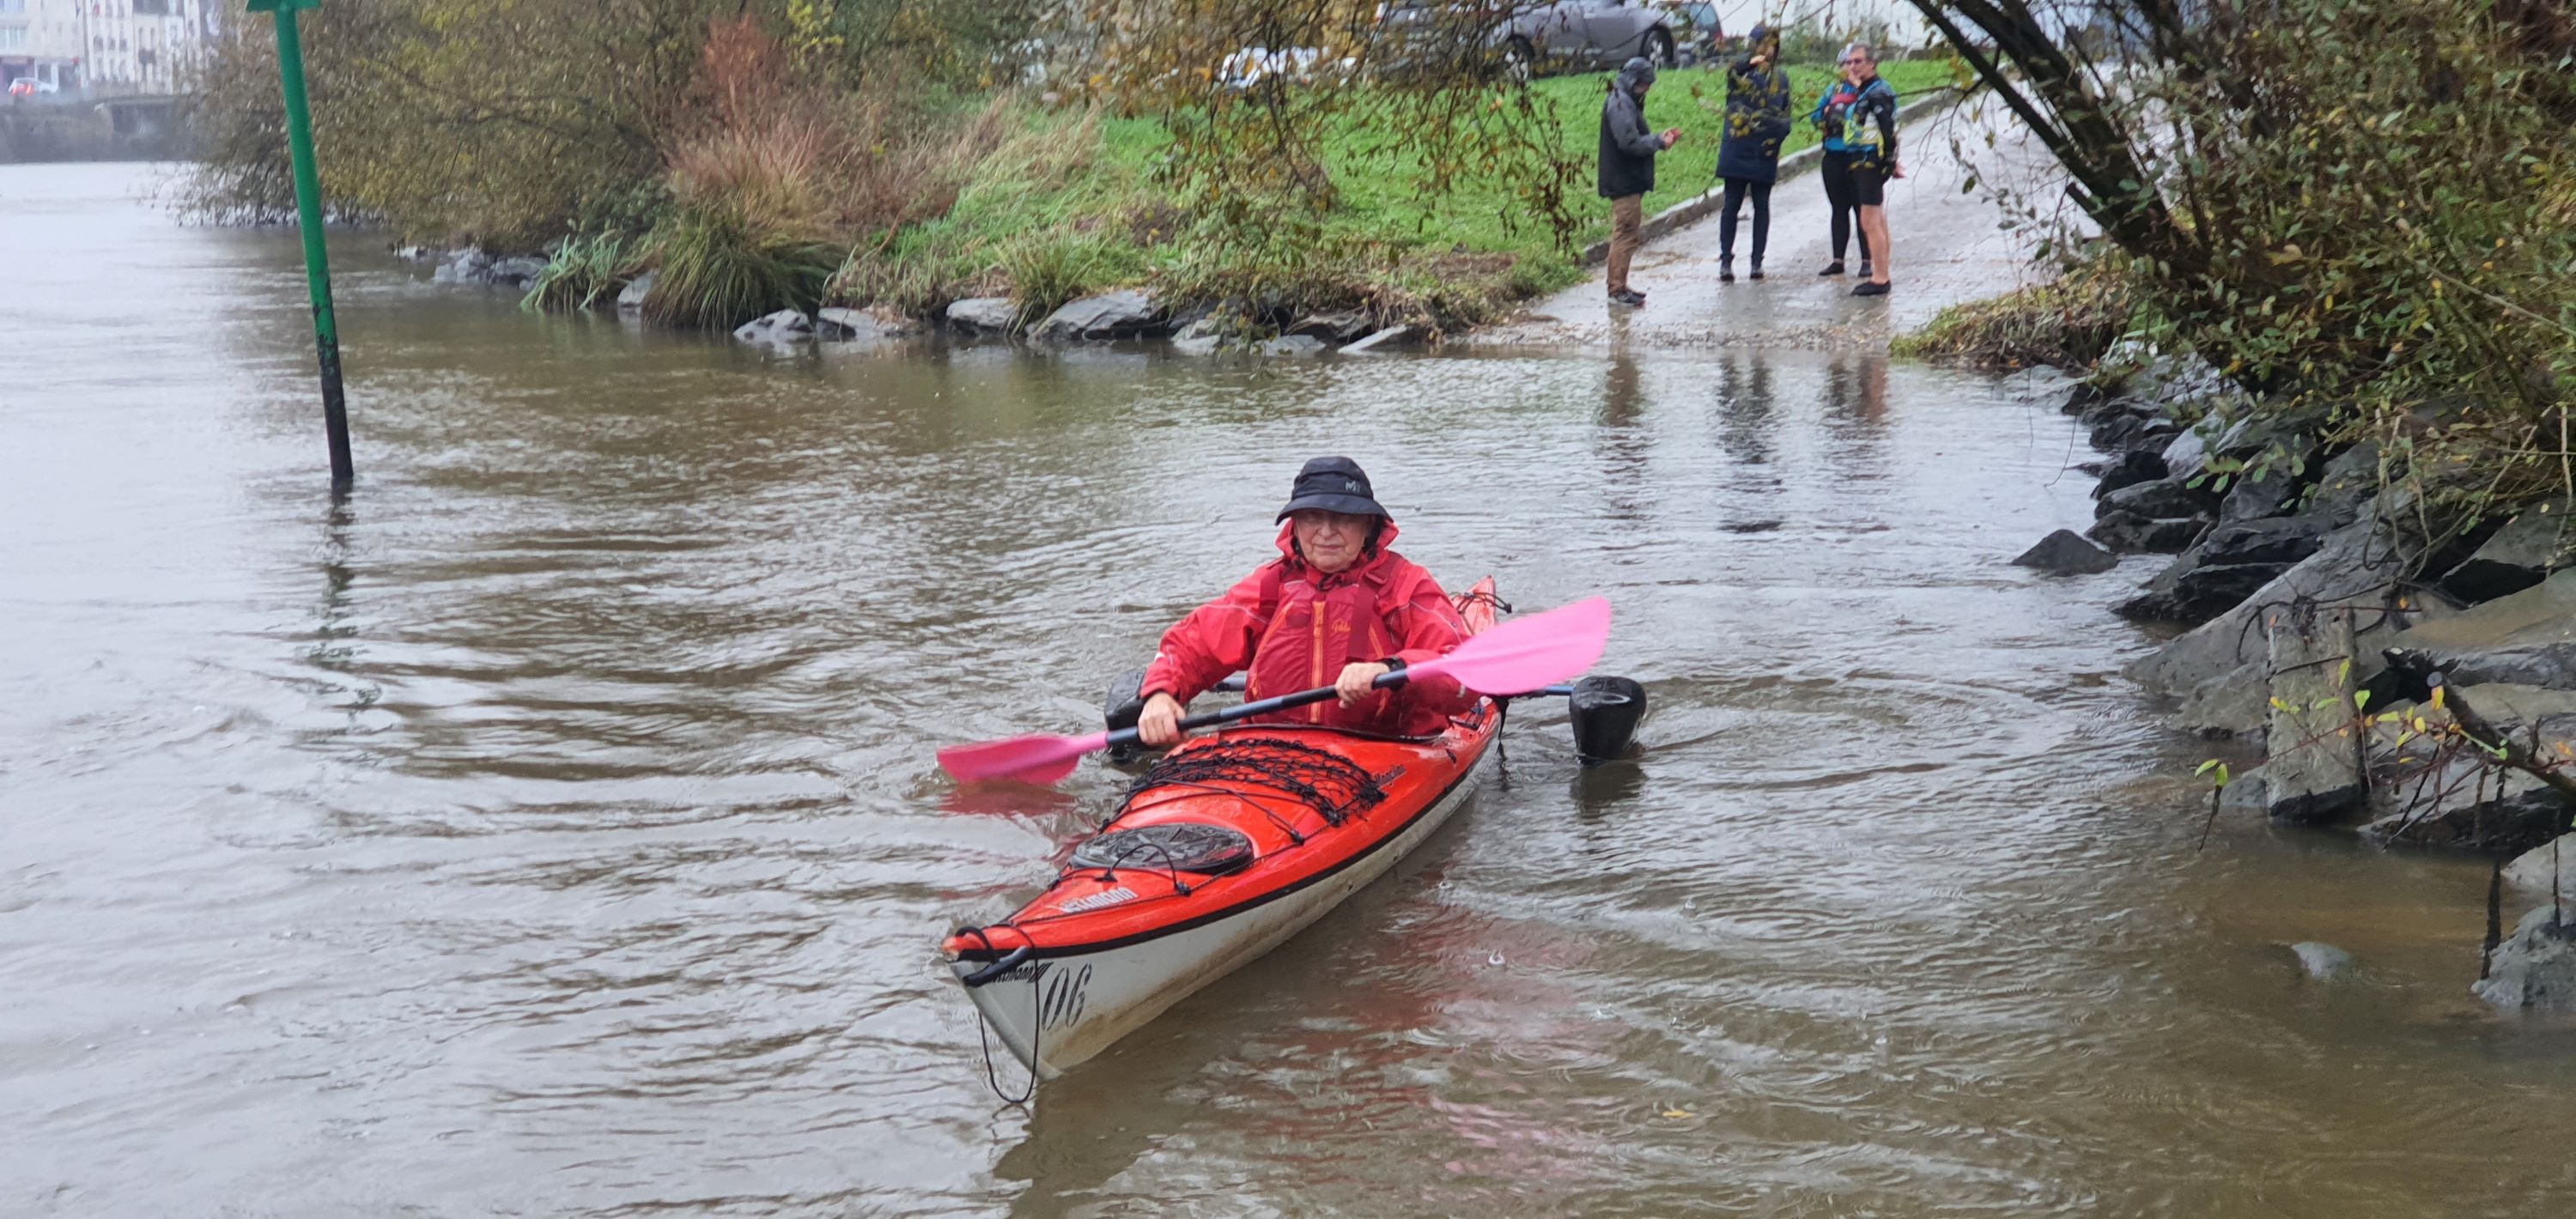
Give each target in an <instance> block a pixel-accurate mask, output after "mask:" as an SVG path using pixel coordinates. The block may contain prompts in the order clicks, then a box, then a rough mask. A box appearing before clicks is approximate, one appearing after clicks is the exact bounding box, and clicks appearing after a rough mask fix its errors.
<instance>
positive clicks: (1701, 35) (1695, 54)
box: [1663, 0, 1726, 66]
mask: <svg viewBox="0 0 2576 1219" xmlns="http://www.w3.org/2000/svg"><path fill="white" fill-rule="evenodd" d="M1663 8H1664V11H1665V12H1666V13H1669V14H1670V15H1671V16H1672V23H1673V24H1672V28H1673V42H1674V49H1675V51H1676V52H1677V53H1678V54H1679V55H1680V56H1681V61H1682V63H1683V64H1684V65H1685V66H1687V65H1691V64H1704V63H1718V62H1721V61H1723V60H1724V59H1725V58H1726V23H1725V22H1723V21H1721V20H1719V19H1718V16H1717V5H1716V4H1714V3H1712V2H1711V0H1663Z"/></svg>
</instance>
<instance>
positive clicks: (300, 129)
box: [250, 0, 357, 486]
mask: <svg viewBox="0 0 2576 1219" xmlns="http://www.w3.org/2000/svg"><path fill="white" fill-rule="evenodd" d="M320 3H321V0H250V11H251V12H254V13H263V12H264V13H268V14H270V15H272V16H274V17H275V18H276V19H277V75H278V79H279V82H280V83H281V84H282V85H283V86H284V88H285V90H286V147H287V151H288V153H290V154H291V155H292V156H293V158H294V161H295V217H296V221H297V224H298V226H299V227H301V228H302V229H303V230H304V275H305V278H306V280H307V281H309V283H310V285H311V287H312V290H313V341H314V345H315V347H316V348H317V349H318V350H319V352H320V353H321V360H322V430H323V432H324V433H325V435H326V436H327V438H328V439H329V441H330V445H331V482H332V485H334V486H346V485H347V484H348V483H349V482H350V481H351V480H352V479H354V478H356V477H357V467H356V466H354V465H353V464H351V463H350V461H349V403H348V400H347V399H346V398H345V397H343V396H342V395H341V392H340V325H339V322H338V321H336V320H335V319H334V318H333V317H332V316H331V263H330V258H329V256H328V255H327V254H326V253H325V252H324V251H323V248H322V181H321V177H320V175H319V174H317V173H315V172H314V169H313V108H312V106H311V105H310V104H309V103H308V102H306V100H305V97H304V39H303V37H302V35H301V34H300V33H299V32H298V31H297V29H296V25H295V15H296V12H297V11H298V10H300V9H308V8H313V7H316V6H318V5H319V4H320Z"/></svg>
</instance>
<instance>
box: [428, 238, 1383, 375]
mask: <svg viewBox="0 0 2576 1219" xmlns="http://www.w3.org/2000/svg"><path fill="white" fill-rule="evenodd" d="M394 254H395V256H396V257H398V258H401V259H403V260H404V261H406V262H421V263H436V264H437V269H436V270H435V271H434V272H432V274H431V278H432V279H433V280H435V281H436V282H438V283H442V284H456V285H460V286H477V285H479V286H484V287H490V288H497V289H506V290H509V291H513V292H526V291H527V290H528V289H529V288H530V287H531V286H533V285H534V284H535V283H536V282H537V278H538V276H539V275H541V274H542V273H543V272H544V271H545V267H546V260H544V259H542V258H535V257H530V256H524V255H523V256H517V257H496V256H494V255H492V254H490V253H487V252H486V251H484V250H482V249H480V248H477V247H471V246H469V247H466V248H464V249H459V250H439V249H432V248H429V247H423V246H405V247H402V248H400V249H398V250H396V251H394ZM652 282H653V273H652V272H650V271H647V272H645V273H644V274H643V275H641V276H639V277H637V278H636V279H635V280H634V282H632V283H629V284H627V285H626V286H625V288H624V289H623V290H622V291H620V292H619V293H618V295H617V304H616V308H617V311H618V312H619V314H621V315H624V316H635V315H639V314H641V312H642V311H643V304H644V294H645V292H646V291H648V290H649V289H650V288H651V285H652ZM934 335H940V336H945V337H949V338H953V339H963V340H969V341H974V340H995V339H1007V340H1020V341H1025V342H1030V343H1036V344H1042V345H1048V346H1065V345H1072V344H1080V343H1104V342H1128V341H1136V340H1156V339H1161V340H1169V341H1170V344H1171V348H1172V350H1174V351H1176V352H1179V353H1182V354H1185V355H1214V354H1219V353H1234V354H1244V355H1259V356H1303V355H1321V354H1323V353H1325V352H1336V351H1337V352H1342V353H1345V354H1351V355H1359V354H1365V353H1368V352H1374V351H1394V350H1398V349H1401V348H1405V347H1411V346H1418V345H1420V344H1421V343H1423V342H1425V341H1426V340H1428V339H1429V338H1430V337H1431V334H1430V332H1429V330H1428V329H1427V328H1426V327H1423V326H1419V325H1412V324H1398V325H1389V326H1382V325H1379V324H1378V322H1377V319H1374V318H1372V317H1371V316H1370V315H1369V314H1368V313H1367V312H1366V311H1364V310H1358V309H1347V310H1337V311H1331V312H1324V313H1310V312H1301V311H1293V310H1281V309H1273V308H1262V307H1257V306H1253V305H1248V304H1245V303H1243V302H1237V301H1216V302H1174V301H1168V300H1165V299H1163V298H1161V297H1159V296H1157V295H1155V294H1154V293H1153V292H1151V291H1149V290H1147V289H1142V288H1120V289H1116V290H1114V291H1109V292H1101V293H1095V294H1093V295H1090V296H1085V297H1081V298H1079V299H1076V300H1073V301H1069V302H1067V303H1066V304H1064V305H1063V306H1061V307H1059V308H1057V309H1054V310H1052V311H1050V312H1048V313H1045V314H1043V315H1041V316H1039V317H1037V318H1035V319H1034V320H1031V319H1029V318H1027V317H1025V316H1024V315H1023V313H1022V311H1021V308H1020V306H1019V304H1018V303H1017V302H1015V301H1013V300H1011V299H1010V298H1009V297H1002V296H978V297H969V298H967V299H964V300H960V301H955V302H952V303H951V304H949V305H948V307H947V308H945V309H943V310H941V311H940V312H939V313H938V314H937V315H936V316H933V317H929V318H914V317H907V316H903V315H900V314H895V313H891V312H888V311H885V310H881V309H843V308H823V309H818V310H815V311H814V312H813V313H810V314H809V313H806V312H804V311H802V310H797V309H781V310H779V311H777V312H775V313H771V314H768V315H766V316H764V317H759V318H755V319H753V320H751V321H749V322H745V323H743V324H742V325H741V326H738V327H736V328H735V329H734V331H733V337H734V338H735V339H737V340H739V341H741V342H743V343H746V344H749V345H752V346H755V347H760V348H763V349H765V350H769V351H773V352H780V353H785V352H791V351H797V350H804V349H808V348H814V347H828V346H829V345H832V344H860V345H876V344H883V343H890V342H905V341H913V340H919V339H925V338H929V337H932V336H934Z"/></svg>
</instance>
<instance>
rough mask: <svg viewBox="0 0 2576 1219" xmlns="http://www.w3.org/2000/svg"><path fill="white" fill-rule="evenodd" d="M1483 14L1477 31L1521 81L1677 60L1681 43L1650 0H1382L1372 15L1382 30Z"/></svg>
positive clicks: (1425, 27)
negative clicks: (1510, 0)
mask: <svg viewBox="0 0 2576 1219" xmlns="http://www.w3.org/2000/svg"><path fill="white" fill-rule="evenodd" d="M1457 17H1465V18H1471V19H1477V20H1480V21H1483V20H1490V21H1491V22H1492V24H1491V26H1490V28H1488V29H1486V30H1485V31H1484V33H1483V34H1482V35H1481V37H1482V38H1483V40H1484V44H1485V45H1486V46H1487V47H1490V48H1492V49H1493V51H1494V52H1495V53H1497V54H1498V55H1499V56H1500V57H1501V60H1502V63H1503V64H1504V66H1505V68H1506V70H1508V71H1510V72H1511V73H1512V74H1513V75H1514V76H1517V77H1521V78H1524V79H1526V78H1527V77H1529V76H1532V75H1542V74H1545V73H1547V72H1551V71H1569V70H1571V71H1579V70H1583V69H1587V68H1615V67H1618V66H1619V65H1620V64H1622V63H1625V62H1627V61H1628V60H1629V59H1630V58H1631V57H1633V56H1638V55H1643V56H1645V57H1646V58H1648V59H1650V60H1653V61H1654V62H1655V63H1656V64H1658V65H1660V66H1663V67H1668V68H1669V67H1676V66H1679V64H1680V60H1679V58H1678V57H1677V55H1676V48H1677V47H1678V46H1679V45H1680V41H1679V39H1678V38H1677V37H1676V35H1675V33H1674V31H1675V29H1676V27H1675V25H1674V21H1673V15H1672V13H1671V12H1670V11H1668V10H1666V9H1665V8H1662V7H1660V6H1658V5H1656V4H1653V3H1650V2H1649V0H1552V2H1550V0H1530V2H1525V3H1514V4H1495V3H1490V2H1488V3H1477V2H1476V0H1388V2H1387V3H1386V4H1384V5H1382V6H1381V7H1380V9H1379V20H1380V21H1381V22H1382V23H1384V24H1385V25H1386V26H1387V27H1388V28H1390V29H1391V30H1395V31H1399V32H1401V31H1403V30H1406V29H1408V28H1410V29H1415V30H1429V29H1434V28H1437V26H1438V23H1440V22H1442V21H1443V20H1445V19H1450V18H1457Z"/></svg>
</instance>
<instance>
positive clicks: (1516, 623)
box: [939, 597, 1610, 783]
mask: <svg viewBox="0 0 2576 1219" xmlns="http://www.w3.org/2000/svg"><path fill="white" fill-rule="evenodd" d="M1609 641H1610V600H1609V598H1607V597H1588V598H1585V599H1584V600H1581V601H1577V602H1575V603H1574V604H1572V605H1566V606H1559V607H1558V608H1556V609H1552V610H1549V611H1547V612H1546V613H1543V614H1531V615H1530V616H1528V617H1526V618H1514V619H1512V620H1511V621H1509V622H1502V623H1497V624H1495V625H1493V626H1490V627H1487V628H1485V631H1484V633H1483V634H1480V635H1477V636H1475V637H1474V638H1471V639H1469V640H1467V641H1466V642H1465V643H1462V644H1459V645H1458V646H1457V648H1456V649H1455V650H1453V651H1451V652H1450V653H1449V654H1448V655H1446V656H1441V657H1438V658H1435V659H1432V660H1426V661H1423V662H1422V663H1420V664H1416V665H1412V666H1410V667H1408V668H1406V669H1404V670H1402V671H1401V672H1396V673H1389V674H1386V675H1384V676H1382V677H1380V678H1378V679H1377V682H1376V685H1377V686H1378V687H1379V688H1381V689H1383V688H1385V687H1388V686H1397V685H1402V684H1403V683H1405V682H1406V681H1409V680H1411V679H1414V678H1417V677H1449V678H1452V679H1455V680H1456V681H1457V683H1458V684H1459V685H1462V686H1465V687H1466V688H1468V689H1470V690H1474V691H1476V692H1477V693H1479V694H1520V693H1523V692H1526V691H1531V690H1538V689H1542V688H1544V687H1546V686H1548V685H1551V684H1553V683H1556V682H1561V681H1564V680H1566V679H1567V678H1570V677H1573V676H1575V675H1576V674H1579V673H1581V672H1583V671H1584V670H1585V669H1589V668H1591V667H1592V664H1593V662H1594V661H1597V660H1599V659H1601V649H1602V647H1603V646H1604V645H1606V644H1607V643H1609ZM1333 696H1334V695H1333V687H1331V686H1321V687H1318V688H1316V689H1313V690H1304V691H1300V692H1298V693H1296V694H1283V695H1280V696H1279V697H1277V698H1265V699H1262V700H1260V701H1259V702H1251V703H1245V704H1243V705H1241V706H1238V707H1228V708H1226V709H1225V710H1223V711H1211V712H1208V713H1207V714H1205V715H1193V716H1191V717H1189V718H1188V719H1185V720H1182V721H1181V730H1182V731H1183V732H1187V731H1189V730H1191V729H1193V728H1206V727H1210V726H1212V725H1216V724H1224V723H1231V722H1233V721H1235V720H1239V719H1244V718H1246V717H1248V716H1255V715H1268V714H1269V713H1271V712H1273V711H1285V710H1287V709H1288V708H1290V707H1303V706H1305V705H1307V704H1309V703H1320V702H1322V701H1324V700H1325V699H1328V698H1331V697H1333ZM1139 739H1140V736H1139V733H1138V732H1137V730H1136V729H1134V728H1121V729H1119V730H1118V731H1116V732H1094V733H1091V734H1089V735H1087V736H1023V737H1013V738H1011V739H1010V740H1007V741H986V742H984V743H982V744H979V745H952V746H950V747H948V748H946V749H942V750H940V751H939V765H940V768H941V769H943V770H945V771H947V772H948V774H949V776H950V777H951V778H954V779H956V780H957V781H958V782H960V783H973V782H976V781H978V780H982V779H1015V780H1018V781H1019V782H1022V783H1053V782H1055V781H1057V780H1058V779H1062V778H1063V777H1065V776H1066V775H1069V774H1072V773H1073V767H1074V763H1076V762H1078V761H1080V760H1081V759H1082V755H1084V754H1086V753H1092V752H1095V751H1098V750H1102V749H1107V748H1109V747H1110V746H1111V745H1131V744H1134V743H1136V742H1137V741H1138V740H1139Z"/></svg>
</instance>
